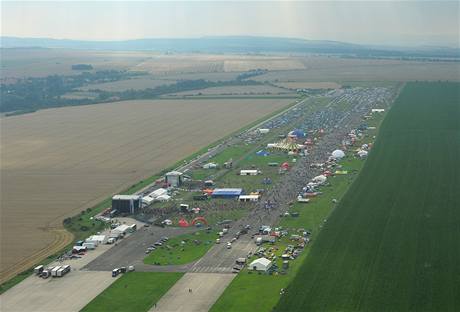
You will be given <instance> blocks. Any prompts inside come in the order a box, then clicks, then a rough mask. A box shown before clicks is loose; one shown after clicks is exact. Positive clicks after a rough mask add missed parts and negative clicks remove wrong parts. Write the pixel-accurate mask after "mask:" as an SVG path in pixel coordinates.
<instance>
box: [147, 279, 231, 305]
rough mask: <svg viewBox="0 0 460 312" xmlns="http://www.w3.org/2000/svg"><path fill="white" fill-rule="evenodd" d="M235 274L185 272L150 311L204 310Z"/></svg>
mask: <svg viewBox="0 0 460 312" xmlns="http://www.w3.org/2000/svg"><path fill="white" fill-rule="evenodd" d="M234 277H235V275H233V274H218V273H212V274H210V273H187V274H185V275H184V276H183V277H182V278H181V279H180V280H179V281H178V282H177V283H176V284H175V285H174V286H173V287H172V288H171V289H170V290H169V291H168V292H167V293H166V294H165V295H164V296H163V297H162V298H161V299H160V301H159V302H158V303H157V305H156V306H154V307H152V309H150V312H205V311H209V309H210V308H211V306H212V305H213V304H214V302H215V301H216V300H217V299H218V298H219V296H220V295H221V294H222V293H223V291H224V290H225V288H226V287H227V286H228V284H230V282H231V281H232V280H233V278H234Z"/></svg>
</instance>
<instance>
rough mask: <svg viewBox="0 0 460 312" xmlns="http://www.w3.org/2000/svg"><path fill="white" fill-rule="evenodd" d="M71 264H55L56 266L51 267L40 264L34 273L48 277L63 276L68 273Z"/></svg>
mask: <svg viewBox="0 0 460 312" xmlns="http://www.w3.org/2000/svg"><path fill="white" fill-rule="evenodd" d="M70 269H71V268H70V265H68V264H66V265H62V266H61V265H58V266H55V267H49V268H46V269H45V267H44V266H43V265H39V266H37V267H36V268H34V273H35V274H36V275H37V276H39V277H41V278H45V279H46V278H48V277H50V276H52V277H63V276H64V275H66V274H67V273H69V272H70Z"/></svg>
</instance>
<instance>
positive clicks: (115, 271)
mask: <svg viewBox="0 0 460 312" xmlns="http://www.w3.org/2000/svg"><path fill="white" fill-rule="evenodd" d="M120 273H121V269H120V268H115V269H113V270H112V277H117V276H118V274H120Z"/></svg>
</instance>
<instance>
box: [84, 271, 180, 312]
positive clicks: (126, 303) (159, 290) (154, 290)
mask: <svg viewBox="0 0 460 312" xmlns="http://www.w3.org/2000/svg"><path fill="white" fill-rule="evenodd" d="M182 275H183V273H163V272H131V273H126V274H124V275H123V276H122V277H120V278H119V279H118V280H117V281H115V283H113V284H112V285H110V286H109V287H108V288H107V289H106V290H104V291H103V292H102V293H101V294H100V295H99V296H97V297H96V298H94V299H93V300H92V301H91V302H90V303H88V304H87V305H86V306H85V307H84V308H83V309H82V310H81V311H82V312H101V311H111V312H144V311H148V310H149V309H150V308H151V307H152V306H153V304H154V303H156V302H157V301H158V300H160V298H161V297H162V296H163V295H164V294H165V293H166V292H167V291H168V290H169V289H170V288H171V287H172V286H173V285H174V284H175V283H176V282H177V281H178V280H179V279H180V278H181V277H182Z"/></svg>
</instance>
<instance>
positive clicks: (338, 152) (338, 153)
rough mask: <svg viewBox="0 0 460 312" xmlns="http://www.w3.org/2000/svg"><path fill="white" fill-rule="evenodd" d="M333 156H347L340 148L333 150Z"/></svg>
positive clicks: (337, 157) (336, 157) (340, 157)
mask: <svg viewBox="0 0 460 312" xmlns="http://www.w3.org/2000/svg"><path fill="white" fill-rule="evenodd" d="M332 157H333V158H335V159H342V158H344V157H345V153H344V152H343V151H342V150H339V149H338V150H335V151H333V152H332Z"/></svg>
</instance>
